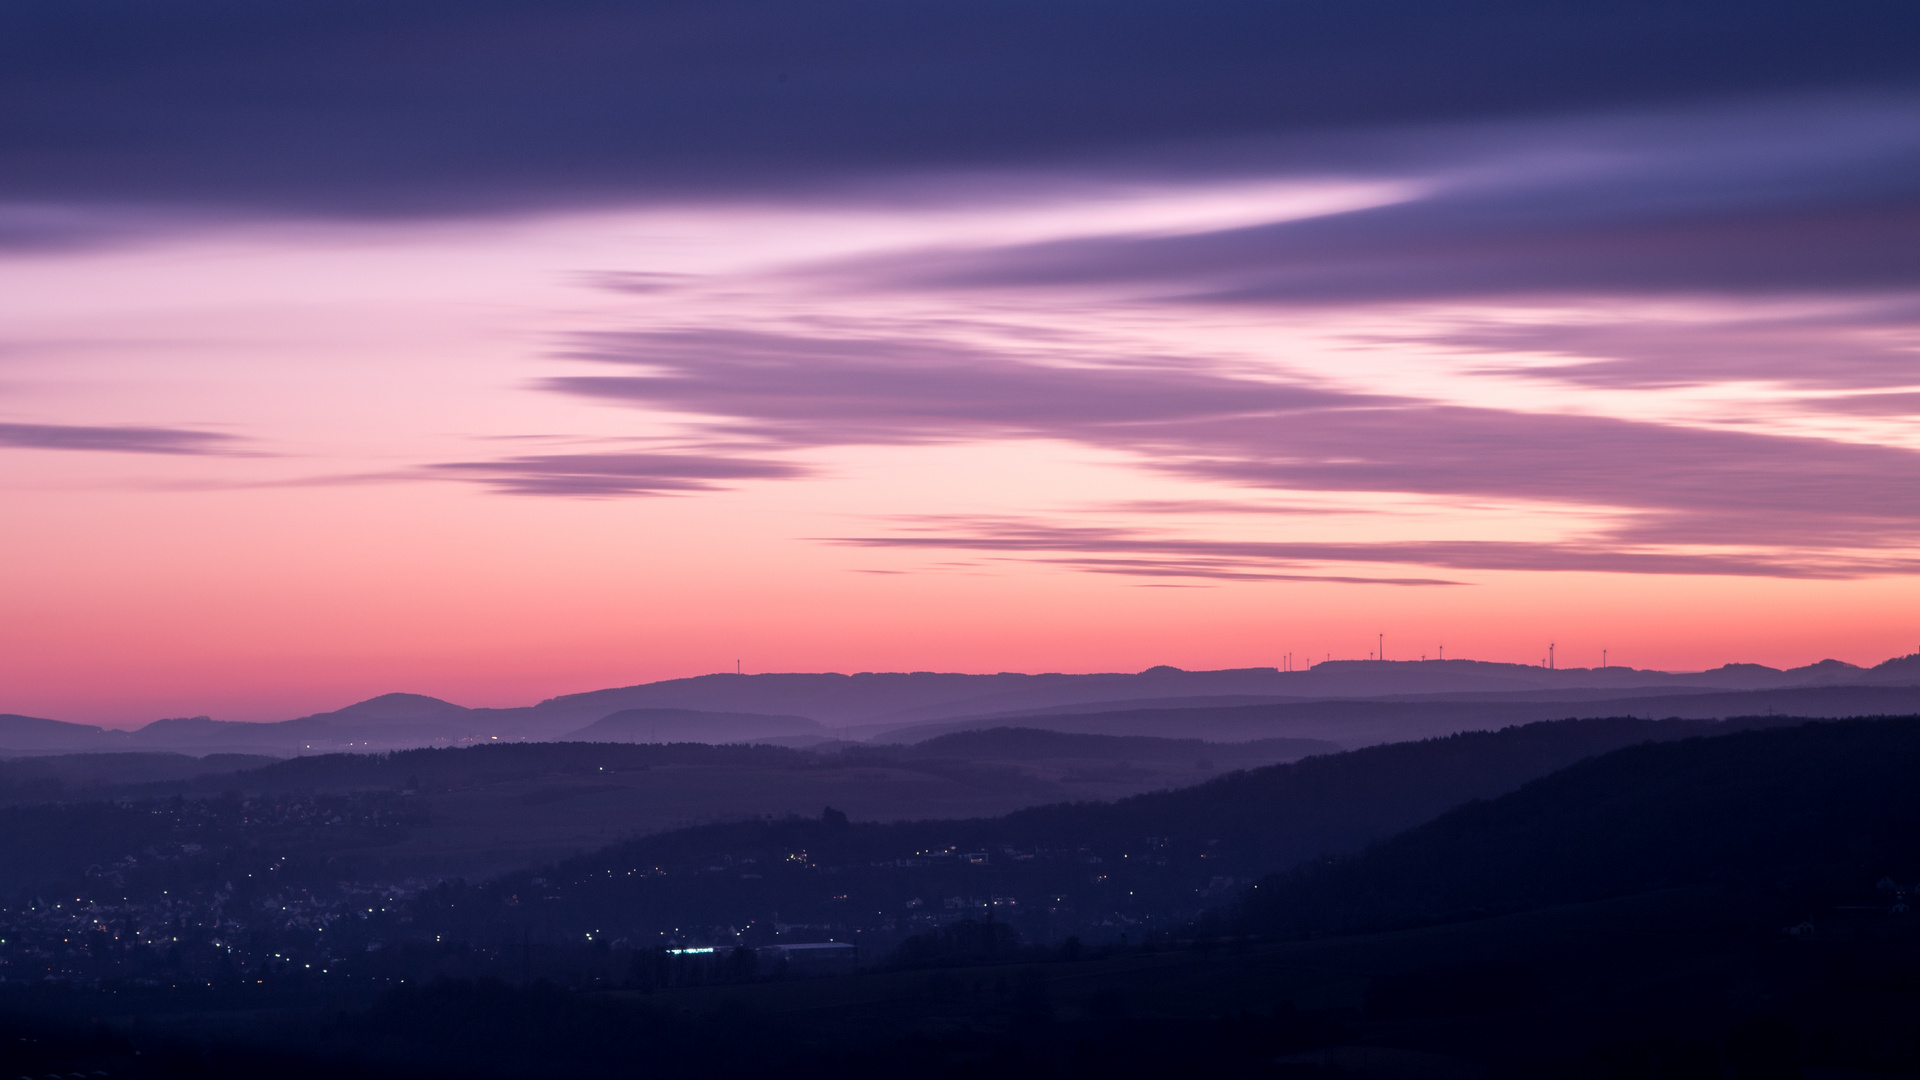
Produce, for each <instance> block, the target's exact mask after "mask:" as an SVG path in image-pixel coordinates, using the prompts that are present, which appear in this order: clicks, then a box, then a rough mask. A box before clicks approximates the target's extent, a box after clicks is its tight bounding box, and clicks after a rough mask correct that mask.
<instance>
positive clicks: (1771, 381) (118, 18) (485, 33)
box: [0, 0, 1920, 726]
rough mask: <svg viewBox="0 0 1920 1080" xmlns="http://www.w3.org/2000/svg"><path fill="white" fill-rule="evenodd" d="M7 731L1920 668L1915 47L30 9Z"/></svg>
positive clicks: (1431, 26) (1103, 14) (16, 280)
mask: <svg viewBox="0 0 1920 1080" xmlns="http://www.w3.org/2000/svg"><path fill="white" fill-rule="evenodd" d="M0 499H3V500H4V502H0V505H3V506H4V507H5V521H4V526H5V527H4V529H0V612H3V613H4V617H3V618H0V712H16V713H25V714H29V715H41V716H52V717H57V718H60V719H67V720H78V721H86V722H93V723H105V724H110V725H116V726H131V725H137V724H139V723H144V722H146V721H148V720H151V719H155V718H157V717H161V716H174V715H196V714H210V715H213V716H215V717H216V718H220V719H233V720H273V719H284V718H286V717H290V716H295V715H301V714H303V713H308V712H313V711H317V710H320V709H326V708H334V707H338V706H340V705H343V704H346V703H348V702H350V701H354V700H358V699H361V698H365V697H369V696H372V695H374V694H379V693H384V692H389V691H410V692H417V693H429V694H433V695H436V696H439V697H444V698H447V699H449V700H453V701H457V702H459V703H461V704H466V705H476V706H477V705H514V704H525V703H529V702H532V701H535V700H539V699H541V698H544V697H547V696H551V695H553V694H558V693H566V692H573V691H579V690H587V689H593V688H597V687H603V686H611V685H626V684H632V683H637V682H643V681H648V680H652V679H660V678H672V677H679V676H685V675H695V674H702V673H707V672H714V671H722V670H728V671H730V670H734V669H735V665H736V664H738V665H739V666H740V670H743V671H749V672H753V671H816V670H837V671H867V670H873V671H880V670H944V671H1002V670H1017V671H1126V670H1139V669H1142V668H1145V667H1148V666H1151V665H1154V664H1163V663H1164V664H1174V665H1176V666H1180V667H1186V668H1222V667H1245V666H1276V665H1281V664H1285V663H1291V664H1292V665H1293V666H1296V667H1300V666H1305V665H1306V664H1307V663H1310V662H1317V661H1320V660H1324V659H1326V658H1329V657H1331V658H1336V659H1340V658H1344V659H1355V658H1364V657H1366V656H1368V655H1370V654H1371V653H1372V652H1373V651H1374V650H1375V648H1376V643H1377V642H1378V641H1379V640H1380V638H1379V637H1378V635H1385V641H1386V645H1385V652H1386V656H1387V658H1388V659H1418V658H1420V657H1422V656H1437V655H1439V650H1440V649H1441V648H1442V647H1443V646H1444V647H1445V648H1446V650H1447V655H1448V656H1450V657H1473V658H1479V659H1488V660H1504V661H1516V662H1523V663H1534V662H1538V661H1539V660H1540V659H1541V658H1543V657H1544V656H1545V653H1546V648H1547V645H1548V643H1550V642H1551V643H1554V645H1555V647H1556V660H1557V662H1558V664H1559V665H1560V666H1562V667H1568V666H1593V665H1597V664H1598V663H1600V662H1601V659H1602V655H1603V653H1602V650H1606V652H1605V654H1604V655H1605V656H1606V659H1607V661H1608V662H1610V663H1614V664H1627V665H1632V666H1636V667H1657V668H1667V669H1698V668H1703V667H1710V666H1717V665H1719V664H1722V663H1727V662H1734V661H1741V662H1758V663H1767V664H1773V665H1776V666H1789V665H1796V664H1803V663H1808V662H1812V661H1815V660H1819V659H1822V658H1824V657H1829V656H1831V657H1837V658H1839V659H1843V660H1848V661H1850V662H1854V663H1862V664H1871V663H1875V662H1878V661H1880V660H1882V659H1885V658H1887V657H1889V656H1893V655H1900V654H1905V653H1909V652H1913V651H1915V650H1916V648H1920V616H1916V615H1915V612H1916V611H1920V541H1916V535H1920V533H1917V529H1916V527H1917V526H1920V9H1915V8H1914V7H1913V6H1912V5H1911V4H1910V3H1904V2H1894V0H1860V2H1842V3H1834V2H1831V0H1829V2H1826V3H1812V2H1761V3H1756V2H1752V0H1745V2H1741V3H1733V2H1718V3H1670V2H1652V0H1622V2H1618V3H1610V4H1604V5H1599V4H1591V3H1581V4H1575V3H1570V2H1568V3H1559V2H1546V0H1530V2H1516V0H1487V2H1477V3H1460V4H1437V3H1431V2H1412V0H1338V2H1336V0H1311V2H1309V0H1260V2H1251V0H1249V2H1239V0H1224V2H1217V3H1193V2H1191V0H1184V2H1175V0H1146V2H1141V0H1103V2H1099V3H1095V2H1091V0H1050V2H1048V3H1044V4H1035V3H1031V2H1021V3H1014V2H1002V0H968V2H959V0H871V2H847V0H834V2H817V3H808V2H797V0H796V2H780V3H775V2H767V0H702V2H698V3H694V2H686V3H678V2H643V0H624V2H618V3H616V2H609V0H545V2H541V3H531V2H520V0H459V2H454V0H379V2H374V0H288V2H285V3H277V4H272V5H260V4H257V3H251V2H246V3H243V2H240V0H169V2H159V0H21V2H19V3H14V4H9V5H7V7H6V9H5V10H4V11H0Z"/></svg>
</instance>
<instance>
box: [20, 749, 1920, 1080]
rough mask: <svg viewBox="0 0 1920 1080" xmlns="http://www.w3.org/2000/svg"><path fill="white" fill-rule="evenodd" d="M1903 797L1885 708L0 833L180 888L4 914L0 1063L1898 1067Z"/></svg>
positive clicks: (1914, 990)
mask: <svg viewBox="0 0 1920 1080" xmlns="http://www.w3.org/2000/svg"><path fill="white" fill-rule="evenodd" d="M1706 736H1712V737H1706ZM1915 776H1920V720H1917V719H1911V718H1909V719H1887V720H1861V721H1843V722H1829V723H1816V724H1800V723H1797V722H1790V721H1783V720H1763V721H1754V722H1750V723H1747V724H1738V723H1734V724H1721V725H1708V724H1675V723H1661V724H1656V723H1651V722H1647V721H1631V720H1612V721H1571V722H1561V723H1555V724H1541V725H1531V726H1528V727H1524V728H1515V729H1509V730H1507V731H1504V732H1497V733H1485V734H1477V735H1462V736H1455V737H1452V738H1449V739H1441V740H1433V741H1431V742H1425V743H1413V744H1402V745H1396V746H1385V747H1376V748H1372V749H1369V750H1366V751H1358V752H1353V753H1347V754H1339V755H1329V756H1323V757H1317V758H1310V759H1307V760H1305V761H1301V762H1298V763H1294V764H1288V765H1279V766H1271V767H1266V768H1262V769H1256V770H1250V771H1246V772H1240V773H1234V774H1231V775H1228V776H1225V777H1221V778H1219V779H1217V780H1213V781H1210V782H1207V783H1204V784H1201V785H1198V786H1195V787H1190V788H1185V789H1181V790H1177V791H1167V792H1158V793H1151V794H1146V795H1141V796H1136V797H1133V798H1129V799H1124V800H1121V801H1119V802H1117V803H1112V804H1080V805H1072V804H1066V805H1058V806H1050V807H1040V808H1035V809H1031V810H1026V811H1021V812H1017V813H1014V814H1012V815H1006V816H1002V817H998V818H982V819H973V820H963V821H946V822H939V821H923V822H913V823H898V824H883V823H874V822H859V821H853V820H848V818H847V817H846V816H845V815H842V814H840V813H839V812H837V811H832V810H829V811H828V812H826V813H824V814H820V815H817V816H813V817H791V818H789V817H776V818H775V819H773V820H767V819H764V818H763V819H760V820H758V821H738V822H733V823H722V824H715V825H709V826H703V827H700V828H694V829H686V830H679V831H673V832H667V833H662V834H658V835H655V836H650V837H643V838H638V839H633V840H628V841H623V842H621V843H618V844H614V845H611V846H609V847H606V848H604V849H602V850H599V851H596V852H592V853H587V854H583V855H580V856H577V857H574V858H570V859H566V860H562V861H559V862H556V863H553V864H550V865H546V866H543V867H541V868H539V869H534V870H524V871H520V872H517V873H513V874H508V875H505V876H503V877H499V878H496V879H491V880H488V881H484V882H476V883H472V884H463V883H452V882H449V883H444V884H439V885H434V886H431V887H427V886H422V885H412V886H409V885H405V884H403V883H400V884H394V883H390V884H387V885H383V886H381V887H380V888H372V887H370V886H369V885H367V884H365V883H360V884H355V883H354V881H353V880H352V879H351V878H349V879H347V880H346V881H345V882H344V883H343V881H342V880H341V879H340V878H341V870H340V867H341V865H342V863H341V859H342V858H343V855H342V852H344V851H346V850H347V848H345V847H342V848H339V849H329V848H325V847H324V846H319V847H310V848H308V849H307V850H306V854H305V855H303V856H302V857H301V858H300V859H296V858H293V857H291V856H286V855H285V853H284V852H280V851H279V849H280V848H281V847H286V846H289V845H292V844H293V843H294V842H295V838H296V837H302V836H304V837H307V839H306V840H303V841H300V842H302V843H309V844H314V843H317V841H315V840H313V837H314V835H315V834H325V830H328V829H334V830H340V832H339V833H338V835H340V836H349V835H351V836H357V837H361V838H362V840H360V841H356V842H365V843H372V842H373V840H371V839H368V838H377V836H378V834H379V831H380V830H382V829H399V830H404V829H407V828H411V827H413V826H412V825H410V824H409V819H408V818H407V816H406V815H407V814H408V813H410V812H411V811H410V810H409V801H408V800H409V799H410V798H411V797H410V796H406V795H402V794H399V793H398V792H394V791H391V790H387V791H383V790H380V789H378V788H374V787H364V788H361V789H359V790H357V791H340V792H337V793H335V794H324V795H323V794H320V793H318V792H316V793H314V794H311V795H308V796H305V797H304V798H305V799H307V800H308V801H307V802H304V803H301V804H300V805H301V806H302V807H304V808H305V809H301V810H300V811H299V814H304V815H306V818H305V820H306V821H308V822H311V821H312V820H313V819H314V818H315V817H316V816H319V817H320V819H321V820H324V821H325V822H327V823H328V824H324V825H319V826H315V825H311V824H305V825H303V824H301V822H299V821H293V820H291V819H290V818H287V817H286V815H288V814H290V813H292V811H289V810H287V809H286V805H287V804H285V803H284V802H282V803H273V804H272V805H273V806H275V807H277V808H278V809H276V810H275V811H274V813H278V814H281V815H282V817H277V818H275V817H270V816H269V815H268V814H267V811H266V809H265V807H266V806H267V805H268V802H269V801H270V800H268V799H267V797H265V796H258V795H256V796H247V795H244V794H240V793H235V794H234V795H232V796H222V795H215V796H207V797H199V798H190V797H188V796H187V795H184V794H183V795H180V796H177V797H169V799H168V800H165V801H160V802H152V803H142V802H121V803H105V804H89V803H79V804H67V805H63V806H52V807H24V808H16V809H15V810H13V811H9V812H10V813H26V812H34V813H59V814H94V815H99V816H100V820H102V821H108V822H117V824H114V825H113V826H112V827H113V828H134V826H132V825H129V824H128V822H129V821H132V820H133V818H125V819H119V818H114V817H113V814H114V813H116V812H118V813H123V814H130V815H135V816H136V817H137V818H138V820H139V822H140V823H141V825H142V827H144V828H146V829H148V830H150V831H149V832H146V833H140V832H138V829H135V830H134V833H130V834H128V836H130V837H131V841H130V842H136V843H138V842H142V841H145V842H147V843H148V847H149V848H152V849H153V850H161V851H164V852H166V853H167V855H168V857H167V858H161V859H158V860H157V862H156V864H155V865H152V866H149V865H148V862H147V857H136V858H135V859H134V861H133V862H132V863H131V864H130V865H125V866H121V865H117V864H113V863H88V864H87V865H85V866H82V867H80V868H79V871H78V875H77V876H75V877H66V878H62V879H61V880H60V882H59V883H58V885H56V884H54V883H52V882H47V883H44V884H42V885H40V886H38V887H36V888H35V889H33V890H28V891H27V892H23V893H22V894H21V897H22V899H21V901H19V902H18V903H16V905H15V906H14V907H12V908H10V909H9V912H8V915H7V918H8V919H10V920H11V921H10V923H9V924H8V926H7V927H6V930H5V935H4V936H5V938H6V941H5V943H4V944H0V949H10V950H12V951H11V952H9V953H7V954H6V967H5V969H4V970H5V971H6V972H7V974H6V982H5V983H4V984H0V1010H3V1012H4V1016H5V1020H4V1023H5V1024H6V1025H7V1029H6V1030H5V1031H0V1037H4V1039H5V1045H6V1046H8V1047H9V1048H10V1050H11V1051H12V1053H13V1054H14V1055H16V1056H15V1057H14V1059H13V1060H12V1061H9V1062H8V1068H9V1069H13V1070H14V1071H15V1072H17V1073H19V1074H23V1075H35V1076H38V1075H47V1074H50V1073H57V1074H60V1075H70V1074H72V1073H75V1072H79V1073H82V1074H83V1075H84V1074H90V1073H95V1072H102V1073H106V1074H107V1075H109V1076H116V1077H122V1076H123V1077H161V1076H181V1077H185V1076H196V1077H197V1076H210V1077H219V1076H236V1077H237V1076H243V1075H244V1076H259V1075H283V1076H301V1075H315V1076H319V1075H325V1076H337V1075H341V1074H342V1073H343V1072H347V1071H352V1072H356V1073H361V1074H364V1075H367V1076H409V1077H418V1076H463V1077H464V1076H502V1077H507V1076H514V1077H519V1076H542V1077H544V1076H553V1077H573V1076H628V1075H641V1074H661V1075H684V1074H692V1073H699V1074H707V1075H725V1076H733V1075H742V1076H745V1075H752V1076H761V1075H776V1074H777V1075H796V1076H814V1075H820V1076H835V1077H851V1076H868V1075H874V1076H879V1075H899V1074H911V1075H934V1076H956V1077H957V1076H988V1075H992V1076H1027V1075H1032V1076H1040V1075H1047V1076H1134V1075H1155V1076H1166V1075H1208V1074H1212V1075H1222V1076H1340V1075H1347V1076H1377V1077H1474V1076H1488V1077H1508V1076H1512V1077H1531V1076H1569V1077H1585V1076H1592V1077H1703V1078H1704V1077H1714V1078H1722V1077H1802V1076H1807V1077H1830V1078H1841V1077H1856V1076H1858V1077H1866V1076H1912V1075H1920V1035H1916V1033H1917V1032H1920V925H1917V924H1916V923H1915V921H1914V916H1913V915H1912V914H1911V913H1910V912H1908V911H1907V906H1908V897H1909V895H1910V891H1911V889H1912V887H1913V886H1914V884H1915V883H1916V880H1917V879H1920V794H1916V791H1920V789H1916V788H1915V786H1914V784H1913V780H1912V778H1913V777H1915ZM415 779H417V780H418V782H420V783H423V784H424V783H425V780H424V778H415ZM403 782H404V781H403ZM404 790H416V789H411V788H409V789H404ZM250 799H251V800H252V805H251V806H249V800H250ZM229 800H232V801H229ZM328 800H343V801H334V802H330V801H328ZM234 801H237V804H238V809H237V810H235V809H234V805H235V803H234ZM194 808H199V809H194ZM193 814H200V815H202V816H200V817H197V818H196V817H192V815H193ZM222 814H227V815H233V814H237V815H238V816H237V817H233V816H227V817H222V816H221V815H222ZM354 814H358V815H359V816H358V817H355V816H353V815H354ZM169 815H172V816H171V817H169ZM382 815H391V817H383V816H382ZM255 816H258V817H259V819H260V824H259V826H258V828H259V829H260V830H265V831H257V830H256V831H252V832H249V831H248V830H249V829H254V828H255V824H256V823H255V821H254V817H255ZM336 818H337V819H338V822H337V823H335V819H336ZM269 822H271V823H269ZM14 824H15V825H16V826H17V825H18V824H19V823H14ZM303 828H304V829H305V832H302V831H301V830H302V829H303ZM183 829H185V830H188V831H192V830H195V829H198V830H200V834H199V835H202V836H203V838H204V839H205V840H206V841H209V842H200V841H184V842H182V841H181V840H180V837H183V836H184V835H186V833H185V832H182V831H181V830H183ZM274 830H279V831H278V832H276V831H274ZM108 832H110V830H106V831H104V832H101V834H100V835H102V836H104V835H107V834H108ZM135 834H137V835H135ZM7 835H8V836H10V837H15V838H18V837H20V836H21V835H22V831H21V830H20V829H19V828H18V827H14V828H10V829H9V831H8V834H7ZM74 835H76V836H78V835H80V833H79V832H76V833H75V834H74ZM162 835H164V837H167V838H171V839H165V840H156V839H154V838H155V837H157V836H162ZM94 842H99V843H103V844H105V843H106V841H104V840H97V841H94ZM165 843H173V844H175V845H177V850H175V849H166V848H163V847H161V845H162V844H165ZM187 843H198V844H199V849H198V850H196V851H193V852H188V851H186V850H185V848H186V844H187ZM107 846H108V847H110V846H111V844H107ZM103 850H104V849H103ZM142 850H147V849H145V848H143V849H142ZM81 857H90V855H85V856H81ZM52 858H53V861H56V862H57V861H60V858H61V856H52ZM329 859H331V860H334V861H333V862H332V863H329V862H328V860H329ZM303 860H304V861H303ZM68 861H69V862H77V861H78V859H77V858H74V859H70V860H68ZM247 873H252V874H254V875H256V878H258V877H261V876H264V877H266V878H267V879H268V880H267V882H266V883H265V884H254V885H243V884H242V882H241V881H240V880H235V879H234V875H235V874H239V875H244V874H247ZM280 874H287V875H289V876H288V879H287V880H285V881H282V880H279V879H277V878H275V875H280ZM209 888H211V890H212V891H211V892H208V891H207V890H208V889H209ZM349 888H358V889H363V890H367V891H363V892H359V893H350V892H348V891H344V890H347V889H349ZM276 890H277V891H276ZM29 893H30V894H31V895H29ZM68 896H71V897H72V900H68V899H67V897H68ZM209 897H215V898H217V901H212V902H210V901H209V899H208V898H209ZM302 897H306V898H308V899H302ZM323 898H324V903H323V902H322V901H323ZM22 904H24V905H25V906H21V905H22ZM216 904H217V906H215V905H216ZM276 906H278V908H279V910H278V911H275V910H274V908H275V907H276ZM869 911H870V912H871V913H872V914H867V912H869ZM56 939H57V940H56ZM829 942H841V943H847V944H856V943H857V945H858V949H857V952H856V950H855V949H852V948H839V949H836V948H833V947H831V946H829V947H826V948H815V949H811V950H809V949H806V948H801V947H799V946H804V945H806V944H809V943H816V944H828V943H829Z"/></svg>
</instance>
